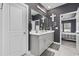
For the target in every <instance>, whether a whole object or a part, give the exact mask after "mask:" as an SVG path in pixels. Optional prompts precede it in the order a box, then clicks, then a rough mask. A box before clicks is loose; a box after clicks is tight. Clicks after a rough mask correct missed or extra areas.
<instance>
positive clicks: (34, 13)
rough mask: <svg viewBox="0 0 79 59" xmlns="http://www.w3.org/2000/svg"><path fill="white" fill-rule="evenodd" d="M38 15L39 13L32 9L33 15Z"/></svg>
mask: <svg viewBox="0 0 79 59" xmlns="http://www.w3.org/2000/svg"><path fill="white" fill-rule="evenodd" d="M36 14H39V13H38V12H37V11H35V10H33V9H31V15H36Z"/></svg>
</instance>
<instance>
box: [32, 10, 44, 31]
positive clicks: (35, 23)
mask: <svg viewBox="0 0 79 59" xmlns="http://www.w3.org/2000/svg"><path fill="white" fill-rule="evenodd" d="M31 16H32V21H31V24H32V30H31V31H36V32H38V31H39V30H42V29H43V25H44V24H43V23H44V22H43V20H42V18H43V17H44V16H43V15H41V14H40V13H39V12H37V11H35V10H33V9H31Z"/></svg>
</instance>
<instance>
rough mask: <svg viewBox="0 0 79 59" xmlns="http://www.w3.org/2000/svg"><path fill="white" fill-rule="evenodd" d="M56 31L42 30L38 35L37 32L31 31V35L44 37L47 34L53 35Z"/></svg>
mask: <svg viewBox="0 0 79 59" xmlns="http://www.w3.org/2000/svg"><path fill="white" fill-rule="evenodd" d="M53 32H54V30H46V31H45V30H44V31H43V30H41V31H38V33H36V32H35V31H31V32H30V34H32V35H43V34H47V33H53Z"/></svg>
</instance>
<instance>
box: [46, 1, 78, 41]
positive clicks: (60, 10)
mask: <svg viewBox="0 0 79 59" xmlns="http://www.w3.org/2000/svg"><path fill="white" fill-rule="evenodd" d="M78 7H79V3H67V4H64V5H62V6H59V7H57V8H54V9H51V10H48V13H47V15H48V17H49V16H50V15H51V14H52V13H54V14H55V15H56V17H55V22H56V23H57V26H58V30H55V33H54V41H55V42H60V14H64V13H68V12H72V11H76V10H77V8H78ZM50 20H51V18H49V24H50V23H51V22H50Z"/></svg>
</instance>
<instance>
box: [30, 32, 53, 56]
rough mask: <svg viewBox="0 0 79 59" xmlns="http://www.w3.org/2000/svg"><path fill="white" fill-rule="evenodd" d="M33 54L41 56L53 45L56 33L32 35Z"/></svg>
mask: <svg viewBox="0 0 79 59" xmlns="http://www.w3.org/2000/svg"><path fill="white" fill-rule="evenodd" d="M30 39H31V53H32V54H33V55H38V56H39V55H41V54H42V53H43V52H44V51H45V50H46V49H47V48H48V47H49V46H50V45H51V44H52V43H53V40H54V32H51V33H46V34H41V35H33V34H31V37H30Z"/></svg>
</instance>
